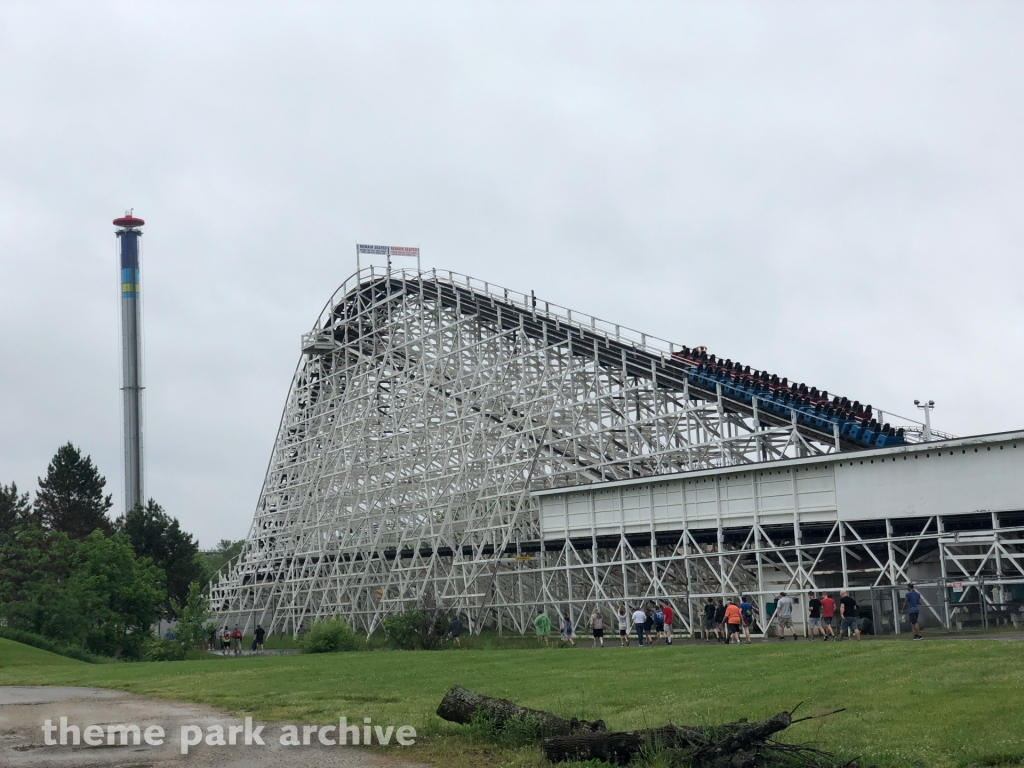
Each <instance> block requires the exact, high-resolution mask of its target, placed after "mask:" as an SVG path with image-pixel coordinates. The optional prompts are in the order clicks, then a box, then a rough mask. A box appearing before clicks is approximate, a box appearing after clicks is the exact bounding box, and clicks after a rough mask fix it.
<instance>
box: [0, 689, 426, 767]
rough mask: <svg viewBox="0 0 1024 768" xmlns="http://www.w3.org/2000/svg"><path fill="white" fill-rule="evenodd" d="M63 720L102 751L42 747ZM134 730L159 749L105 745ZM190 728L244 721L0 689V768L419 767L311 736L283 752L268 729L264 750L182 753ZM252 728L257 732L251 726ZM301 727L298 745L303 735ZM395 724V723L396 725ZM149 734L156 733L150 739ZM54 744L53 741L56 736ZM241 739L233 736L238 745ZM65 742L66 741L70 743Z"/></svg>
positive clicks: (74, 693)
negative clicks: (160, 736) (150, 729)
mask: <svg viewBox="0 0 1024 768" xmlns="http://www.w3.org/2000/svg"><path fill="white" fill-rule="evenodd" d="M61 717H66V718H67V722H68V724H69V725H71V724H75V725H78V726H79V728H80V729H81V728H83V727H84V726H86V725H99V726H103V731H104V734H105V735H104V737H103V746H96V747H92V746H86V745H85V744H84V743H80V744H79V746H73V745H71V744H68V745H66V746H61V745H59V744H57V745H52V746H48V745H46V744H44V734H43V730H42V726H43V724H44V721H45V720H47V719H50V720H51V721H52V722H53V723H54V725H57V724H59V722H60V718H61ZM122 723H123V724H136V725H138V726H140V729H141V730H142V731H143V734H144V732H145V728H146V727H147V726H153V725H158V726H160V727H161V728H163V731H164V733H165V734H166V739H165V741H164V744H163V745H162V746H150V745H149V744H147V743H146V741H145V738H143V740H142V743H141V744H140V745H138V746H135V745H134V744H130V745H128V746H120V745H119V737H117V736H116V735H115V741H117V742H118V745H116V746H107V745H106V740H107V739H106V731H107V726H108V725H111V724H122ZM188 725H194V726H198V727H199V728H200V729H202V732H203V733H204V734H206V733H207V728H208V727H210V726H216V725H220V726H222V727H223V728H224V732H225V734H227V733H228V727H229V726H232V725H236V726H238V725H244V721H241V720H237V719H235V718H229V717H227V716H225V715H224V714H223V713H222V712H219V711H218V710H216V709H213V708H212V707H207V706H202V705H198V704H183V703H180V702H175V701H168V700H165V699H153V698H148V697H145V696H136V695H134V694H130V693H122V692H120V691H110V690H105V689H102V688H56V687H2V686H0V765H2V766H5V767H9V768H78V767H79V766H82V767H86V766H88V767H90V768H101V767H102V768H160V767H162V766H171V765H179V766H185V765H187V766H196V767H197V768H207V767H208V768H292V767H293V766H294V767H295V768H299V767H300V766H301V767H302V768H308V766H311V765H315V766H317V767H318V768H321V767H322V768H380V767H381V766H389V767H390V768H423V767H422V766H413V765H412V764H411V763H403V762H401V761H399V760H396V759H393V758H390V757H388V756H385V755H382V754H380V753H377V752H373V751H370V750H365V749H360V748H357V747H352V746H345V747H339V746H323V745H321V744H319V743H318V742H317V736H316V734H313V735H312V738H311V742H312V744H311V745H309V746H292V747H288V746H281V745H280V743H279V736H280V733H281V729H280V724H276V723H275V724H273V725H268V726H266V727H265V728H264V732H263V734H262V737H263V740H264V742H265V743H266V745H265V746H258V745H257V744H255V743H254V744H253V745H251V746H244V745H243V744H239V745H237V746H208V745H206V744H201V745H198V746H194V747H190V748H189V753H188V754H187V755H183V754H181V748H180V734H181V728H182V726H188ZM254 725H259V723H256V724H254ZM297 725H299V726H300V727H299V736H300V739H301V734H302V728H301V724H297ZM396 725H397V724H396ZM154 735H155V734H154ZM54 738H55V739H59V734H58V733H54ZM243 738H244V736H242V735H239V737H238V741H239V742H241V741H242V740H243ZM68 740H69V741H70V740H71V739H70V738H69V739H68Z"/></svg>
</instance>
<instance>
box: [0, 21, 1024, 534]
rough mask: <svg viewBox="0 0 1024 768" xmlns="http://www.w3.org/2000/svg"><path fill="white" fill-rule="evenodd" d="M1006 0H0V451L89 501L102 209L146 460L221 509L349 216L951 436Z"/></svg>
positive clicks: (562, 298)
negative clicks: (82, 485) (141, 342)
mask: <svg viewBox="0 0 1024 768" xmlns="http://www.w3.org/2000/svg"><path fill="white" fill-rule="evenodd" d="M1022 30H1024V7H1022V6H1020V5H1019V4H1012V3H979V4H971V5H970V6H967V5H962V4H937V3H906V4H900V3H887V4H869V5H865V4H838V3H837V4H828V5H821V4H816V3H804V4H801V3H778V4H777V3H754V4H729V3H691V4H682V3H665V4H654V3H651V4H635V3H621V4H620V3H605V4H596V3H581V4H573V3H563V4H555V3H535V4H528V3H504V4H502V3H495V4H475V3H468V4H443V3H409V4H397V3H389V4H385V3H360V4H356V3H353V4H346V5H339V4H333V3H323V4H317V3H305V4H289V3H280V4H269V3H265V4H251V3H239V4H227V3H222V4H199V3H194V4H183V3H164V4H160V3H147V4H144V5H140V4H137V3H123V4H109V5H102V4H97V3H92V4H68V5H57V4H39V3H27V2H26V3H5V4H4V5H3V6H2V7H0V360H2V363H0V365H2V367H0V372H2V374H0V436H2V439H0V482H8V481H10V480H15V481H17V482H18V484H19V486H23V487H30V486H33V485H34V481H35V478H36V476H38V475H41V474H43V473H44V472H45V468H46V463H47V461H48V460H49V458H50V457H51V456H52V454H53V452H54V451H55V449H56V448H57V446H58V445H60V444H61V443H63V442H65V441H67V440H72V441H74V442H75V443H77V444H79V445H81V446H82V448H83V449H85V450H86V451H88V452H89V453H91V454H92V455H93V457H94V458H95V459H96V460H97V462H98V463H99V465H100V467H101V469H102V470H103V471H104V472H105V473H106V475H107V478H108V481H109V485H110V487H111V489H112V490H113V491H114V492H115V498H118V499H119V498H120V497H119V493H120V474H121V471H120V453H119V451H120V438H119V435H120V406H119V393H118V385H119V371H118V357H117V343H118V342H117V331H118V321H117V311H118V303H117V302H118V290H119V288H118V285H117V280H118V278H117V271H116V270H117V267H116V264H115V258H114V257H115V240H114V236H113V227H112V226H111V225H110V220H111V219H112V218H113V217H114V216H116V215H118V214H119V213H121V211H122V210H123V209H125V208H127V207H129V206H134V208H135V212H136V214H137V215H140V216H142V217H143V218H145V219H146V220H147V221H148V222H149V223H148V225H147V227H146V229H145V231H146V235H145V238H144V249H145V250H144V256H143V259H144V266H143V271H144V275H143V281H144V285H143V292H144V300H145V313H146V314H145V324H146V340H147V348H146V378H147V385H148V390H147V419H148V423H147V427H148V430H147V450H148V471H147V491H148V493H149V494H150V495H152V496H153V497H155V498H157V499H158V500H159V501H161V502H162V503H163V504H164V505H165V506H166V507H167V508H168V509H169V511H170V512H172V513H173V514H175V515H177V516H178V517H180V518H181V519H182V521H183V522H184V524H185V525H186V527H188V528H189V529H191V530H193V531H195V532H197V533H198V534H199V535H200V537H201V539H202V542H203V543H204V544H206V545H209V544H212V543H214V542H215V541H216V540H217V539H219V538H221V537H231V538H237V537H240V536H242V535H244V533H245V531H246V530H247V528H248V524H249V520H250V518H251V514H252V510H253V508H254V505H255V502H256V498H257V495H258V493H259V487H260V483H261V481H262V477H263V472H264V470H265V466H266V461H267V459H268V457H269V454H270V450H271V447H272V441H273V438H274V433H275V430H276V427H277V422H278V418H279V416H280V409H281V407H282V405H283V403H284V397H285V394H286V390H287V386H288V383H289V381H290V376H291V372H292V370H293V368H294V365H295V362H296V359H297V357H298V351H299V350H298V342H299V336H300V334H301V333H302V332H303V331H304V330H307V329H308V328H309V326H310V325H311V324H312V322H313V320H314V319H315V317H316V315H317V313H318V312H319V309H320V307H321V306H322V304H323V302H324V301H325V300H326V299H327V297H328V296H329V295H330V293H331V292H332V291H333V290H334V288H335V287H336V286H337V285H338V284H339V283H340V282H341V281H342V280H343V279H344V277H345V276H346V275H347V274H348V273H349V272H351V271H352V269H353V267H354V257H353V244H354V243H355V242H356V241H357V240H360V241H364V242H367V241H369V242H385V243H392V244H408V245H420V246H422V248H423V252H424V262H425V265H426V266H428V267H438V268H445V269H453V270H456V271H459V272H464V273H468V274H471V275H474V276H477V277H480V278H482V279H486V280H490V281H491V282H493V283H496V284H501V285H507V286H509V287H511V288H515V289H519V290H530V289H534V290H536V291H537V293H538V295H539V296H541V297H542V298H546V299H549V300H551V301H555V302H557V303H559V304H562V305H566V306H569V307H573V308H576V309H579V310H581V311H586V312H590V313H593V314H596V315H598V316H600V317H605V318H608V319H611V320H613V321H614V322H620V323H622V324H624V325H630V326H633V327H636V328H639V329H642V330H644V331H647V332H649V333H652V334H655V335H658V336H661V337H664V338H670V339H673V340H676V341H679V342H681V343H686V344H691V345H693V344H706V345H708V346H709V347H710V348H711V349H712V351H719V352H722V353H724V354H725V355H727V356H729V357H731V358H733V359H739V360H743V361H744V362H749V363H751V364H753V365H755V366H758V367H766V368H768V369H770V370H773V371H777V372H779V373H780V374H781V375H786V376H789V377H790V378H793V379H796V380H800V381H806V382H808V383H813V384H815V385H817V386H819V387H824V388H826V389H828V390H830V391H837V392H842V393H844V394H848V395H850V396H852V397H856V398H857V399H860V400H862V401H865V402H871V403H873V404H876V405H878V406H881V407H883V408H886V409H892V410H895V411H897V412H901V413H904V414H907V415H911V414H912V413H913V406H912V402H911V401H912V400H913V399H914V398H915V397H932V398H934V399H935V400H936V401H938V403H939V406H938V409H937V411H936V417H935V418H936V424H937V426H938V427H939V428H942V429H945V430H947V431H950V432H954V433H958V434H972V433H979V432H989V431H998V430H1005V429H1011V428H1016V427H1020V426H1021V419H1019V418H1018V416H1017V414H1016V410H1015V409H1014V408H1010V409H1009V410H1008V404H1009V405H1012V404H1013V403H1014V402H1015V395H1016V383H1017V381H1018V380H1020V378H1021V375H1022V373H1024V370H1022V369H1024V363H1022V362H1021V359H1020V356H1019V354H1017V351H1018V350H1019V349H1020V342H1021V336H1022V332H1024V301H1022V299H1024V296H1022V295H1021V294H1022V289H1021V276H1022V272H1024V267H1022V266H1021V260H1020V253H1021V250H1022V245H1024V223H1022V218H1021V214H1020V210H1021V204H1022V201H1024V173H1022V171H1024V151H1022V148H1021V140H1020V136H1021V135H1022V128H1024V125H1022V123H1024V78H1022V77H1021V72H1022V64H1024V45H1022V43H1024V35H1022Z"/></svg>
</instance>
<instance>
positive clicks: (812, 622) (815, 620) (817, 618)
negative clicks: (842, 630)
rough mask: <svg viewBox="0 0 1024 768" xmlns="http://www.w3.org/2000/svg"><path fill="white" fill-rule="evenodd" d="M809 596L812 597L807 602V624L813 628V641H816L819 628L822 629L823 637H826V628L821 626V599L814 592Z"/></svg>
mask: <svg viewBox="0 0 1024 768" xmlns="http://www.w3.org/2000/svg"><path fill="white" fill-rule="evenodd" d="M807 596H808V597H809V598H810V600H808V602H807V610H808V613H807V626H808V627H809V628H810V630H811V642H814V636H815V635H816V634H818V630H821V637H822V639H824V638H825V630H824V629H823V628H822V626H821V600H819V599H818V598H817V597H815V596H814V593H813V592H811V593H810V594H808V595H807Z"/></svg>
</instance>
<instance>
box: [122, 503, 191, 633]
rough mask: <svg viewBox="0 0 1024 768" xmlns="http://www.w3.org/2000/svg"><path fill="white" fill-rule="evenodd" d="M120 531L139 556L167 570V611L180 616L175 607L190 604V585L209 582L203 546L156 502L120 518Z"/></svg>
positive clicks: (139, 507)
mask: <svg viewBox="0 0 1024 768" xmlns="http://www.w3.org/2000/svg"><path fill="white" fill-rule="evenodd" d="M117 529H118V530H119V531H122V532H123V533H124V534H125V535H126V536H127V537H128V539H129V540H130V541H131V543H132V549H134V550H135V554H136V555H137V556H138V557H148V558H150V559H151V560H152V561H153V562H154V563H155V564H156V565H157V567H159V568H162V569H163V571H164V575H165V576H166V579H167V581H166V584H167V597H168V602H167V604H166V608H167V611H168V612H169V613H170V614H171V615H177V611H176V609H175V607H174V606H176V605H179V606H180V605H183V604H185V603H186V602H187V601H188V599H189V585H190V584H192V582H194V581H200V582H205V581H206V578H205V577H206V573H205V570H204V567H203V563H202V561H201V559H200V558H199V545H198V544H197V543H196V542H195V540H194V539H193V538H192V535H191V534H189V533H187V532H185V531H183V530H181V525H180V524H179V523H178V520H177V518H173V517H171V516H170V515H168V514H167V513H166V512H164V509H163V507H161V506H160V505H159V504H157V503H156V502H155V501H154V500H153V499H150V500H149V502H148V503H147V504H146V506H145V507H142V506H137V507H135V508H134V509H133V510H131V511H130V512H128V514H127V515H125V516H124V517H120V518H118V519H117Z"/></svg>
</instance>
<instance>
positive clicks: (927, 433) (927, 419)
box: [914, 400, 935, 443]
mask: <svg viewBox="0 0 1024 768" xmlns="http://www.w3.org/2000/svg"><path fill="white" fill-rule="evenodd" d="M914 405H916V406H917V407H918V408H920V409H921V410H922V411H924V441H925V442H926V443H929V442H931V439H932V409H933V408H934V407H935V401H934V400H929V401H928V402H927V403H922V402H921V401H920V400H915V401H914Z"/></svg>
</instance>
